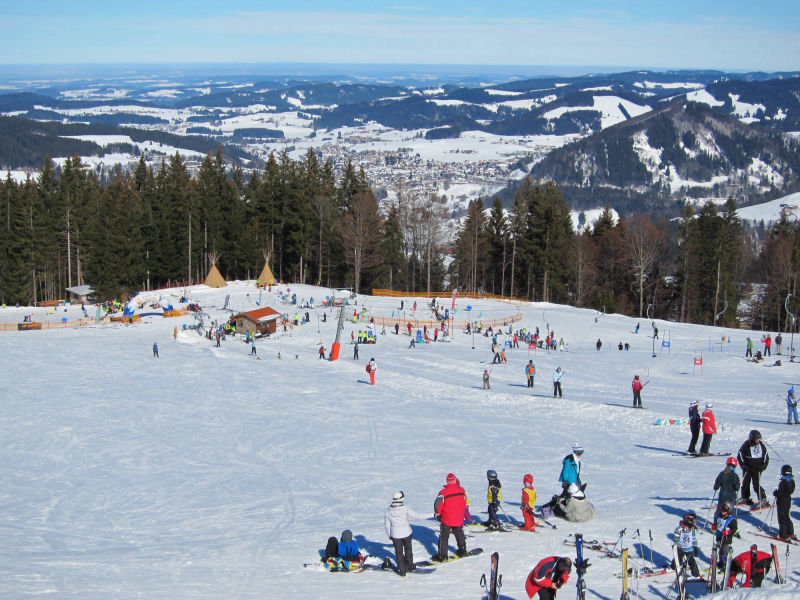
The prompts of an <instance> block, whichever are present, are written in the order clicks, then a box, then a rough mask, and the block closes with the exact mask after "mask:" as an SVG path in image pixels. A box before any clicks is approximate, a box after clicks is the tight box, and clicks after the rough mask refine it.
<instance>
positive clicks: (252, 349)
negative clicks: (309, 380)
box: [250, 339, 324, 356]
mask: <svg viewBox="0 0 800 600" xmlns="http://www.w3.org/2000/svg"><path fill="white" fill-rule="evenodd" d="M323 352H324V350H323ZM250 354H251V355H253V354H257V353H256V341H255V340H254V339H252V340H250ZM323 356H324V354H323Z"/></svg>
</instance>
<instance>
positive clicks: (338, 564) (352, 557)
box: [326, 529, 364, 571]
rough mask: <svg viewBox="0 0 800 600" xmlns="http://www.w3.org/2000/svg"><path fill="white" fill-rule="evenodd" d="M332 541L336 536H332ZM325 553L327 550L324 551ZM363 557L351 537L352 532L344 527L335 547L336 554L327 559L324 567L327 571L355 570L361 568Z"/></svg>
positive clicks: (356, 543)
mask: <svg viewBox="0 0 800 600" xmlns="http://www.w3.org/2000/svg"><path fill="white" fill-rule="evenodd" d="M332 540H333V541H335V540H336V538H332ZM326 553H327V551H326ZM363 561H364V557H363V556H362V555H361V550H360V549H359V547H358V542H356V541H355V540H354V539H353V532H352V531H350V530H349V529H345V530H344V531H343V532H342V537H341V538H340V539H339V545H338V546H337V548H336V556H334V557H330V558H329V559H328V560H327V563H326V567H327V569H328V570H329V571H355V570H359V569H360V568H361V563H362V562H363Z"/></svg>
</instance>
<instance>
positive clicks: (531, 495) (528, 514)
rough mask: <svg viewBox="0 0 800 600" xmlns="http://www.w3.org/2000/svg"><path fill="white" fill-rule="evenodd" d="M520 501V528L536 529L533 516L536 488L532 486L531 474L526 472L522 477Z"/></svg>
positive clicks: (526, 529)
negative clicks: (521, 521)
mask: <svg viewBox="0 0 800 600" xmlns="http://www.w3.org/2000/svg"><path fill="white" fill-rule="evenodd" d="M522 485H523V488H522V501H521V502H520V506H519V509H520V510H521V511H522V520H523V524H522V525H520V529H523V530H525V531H536V519H534V518H533V514H534V510H535V509H536V488H534V487H533V475H531V474H530V473H526V474H525V477H523V478H522Z"/></svg>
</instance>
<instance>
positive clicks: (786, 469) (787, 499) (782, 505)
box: [772, 465, 797, 541]
mask: <svg viewBox="0 0 800 600" xmlns="http://www.w3.org/2000/svg"><path fill="white" fill-rule="evenodd" d="M793 493H794V477H793V475H792V467H791V465H783V466H782V467H781V479H780V482H779V483H778V489H777V490H775V491H774V492H772V495H773V496H775V509H776V511H775V512H777V513H778V537H779V538H781V539H782V540H784V541H788V540H797V537H796V536H795V535H794V525H793V524H792V519H791V518H790V517H789V509H790V508H791V507H792V494H793Z"/></svg>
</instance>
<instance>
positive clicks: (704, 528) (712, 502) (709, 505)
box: [700, 490, 717, 533]
mask: <svg viewBox="0 0 800 600" xmlns="http://www.w3.org/2000/svg"><path fill="white" fill-rule="evenodd" d="M716 497H717V490H714V495H713V496H711V502H709V504H708V510H707V511H706V519H705V523H703V528H702V529H701V530H700V533H704V532H705V530H706V527H708V515H710V514H711V508H712V507H713V506H714V499H715V498H716Z"/></svg>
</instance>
